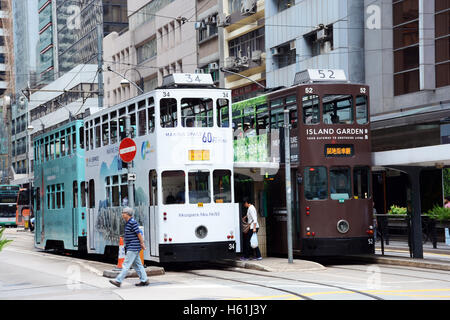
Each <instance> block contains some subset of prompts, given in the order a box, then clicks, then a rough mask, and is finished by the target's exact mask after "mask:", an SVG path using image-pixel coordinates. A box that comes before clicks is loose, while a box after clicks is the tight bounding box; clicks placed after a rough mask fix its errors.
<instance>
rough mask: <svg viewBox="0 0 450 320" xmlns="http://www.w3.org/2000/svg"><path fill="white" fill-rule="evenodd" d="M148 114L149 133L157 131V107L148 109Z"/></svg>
mask: <svg viewBox="0 0 450 320" xmlns="http://www.w3.org/2000/svg"><path fill="white" fill-rule="evenodd" d="M147 114H148V133H153V132H154V131H155V107H154V106H151V107H150V108H148V109H147Z"/></svg>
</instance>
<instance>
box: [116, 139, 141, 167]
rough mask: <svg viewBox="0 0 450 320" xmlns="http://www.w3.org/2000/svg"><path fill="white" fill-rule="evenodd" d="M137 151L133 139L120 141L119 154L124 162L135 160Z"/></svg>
mask: <svg viewBox="0 0 450 320" xmlns="http://www.w3.org/2000/svg"><path fill="white" fill-rule="evenodd" d="M136 151H137V148H136V143H135V142H134V141H133V140H132V139H130V138H125V139H123V140H122V141H121V142H120V145H119V156H120V159H122V161H123V162H126V163H129V162H131V161H133V159H134V157H135V156H136Z"/></svg>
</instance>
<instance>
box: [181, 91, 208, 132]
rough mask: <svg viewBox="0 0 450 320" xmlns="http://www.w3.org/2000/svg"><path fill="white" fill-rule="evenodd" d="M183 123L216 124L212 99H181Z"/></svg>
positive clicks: (190, 125) (206, 125) (197, 124)
mask: <svg viewBox="0 0 450 320" xmlns="http://www.w3.org/2000/svg"><path fill="white" fill-rule="evenodd" d="M181 124H182V126H183V127H201V128H205V127H212V126H213V124H214V121H213V101H212V99H206V98H184V99H181Z"/></svg>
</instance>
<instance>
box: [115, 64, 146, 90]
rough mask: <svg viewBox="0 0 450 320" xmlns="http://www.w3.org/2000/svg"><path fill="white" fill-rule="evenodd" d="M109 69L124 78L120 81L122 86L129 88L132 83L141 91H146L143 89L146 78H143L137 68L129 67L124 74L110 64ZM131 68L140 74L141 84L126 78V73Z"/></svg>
mask: <svg viewBox="0 0 450 320" xmlns="http://www.w3.org/2000/svg"><path fill="white" fill-rule="evenodd" d="M107 69H108V71H111V72H112V73H115V74H117V75H118V76H120V77H122V78H123V79H122V80H121V81H120V86H121V87H122V88H128V87H129V86H130V84H132V85H133V86H134V87H136V88H137V89H138V90H139V92H140V93H144V89H143V84H144V79H143V78H142V75H141V73H140V72H139V71H138V70H137V69H135V68H131V69H127V70H126V71H125V74H123V75H122V74H120V73H118V72H117V71H114V70H113V69H111V66H108V67H107ZM130 70H134V71H136V72H137V73H138V74H139V85H137V84H136V83H135V82H133V81H131V80H129V79H127V78H126V74H127V72H128V71H130Z"/></svg>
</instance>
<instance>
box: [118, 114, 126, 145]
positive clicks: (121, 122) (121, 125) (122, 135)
mask: <svg viewBox="0 0 450 320" xmlns="http://www.w3.org/2000/svg"><path fill="white" fill-rule="evenodd" d="M126 137H127V131H126V129H125V118H124V117H122V118H119V138H120V141H122V140H123V139H125V138H126Z"/></svg>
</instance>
